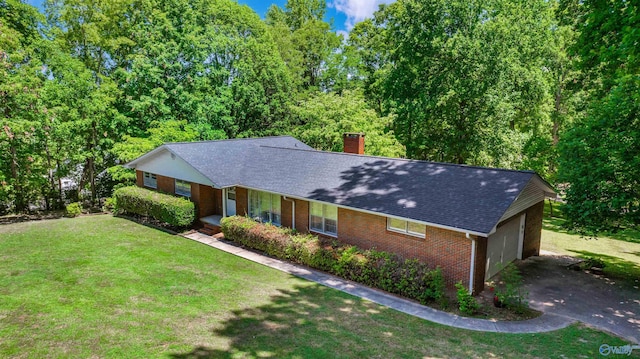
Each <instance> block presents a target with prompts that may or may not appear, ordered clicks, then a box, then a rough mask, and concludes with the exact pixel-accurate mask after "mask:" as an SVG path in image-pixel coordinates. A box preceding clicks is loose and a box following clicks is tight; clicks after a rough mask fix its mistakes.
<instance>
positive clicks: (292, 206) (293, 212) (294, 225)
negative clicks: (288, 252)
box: [282, 196, 296, 229]
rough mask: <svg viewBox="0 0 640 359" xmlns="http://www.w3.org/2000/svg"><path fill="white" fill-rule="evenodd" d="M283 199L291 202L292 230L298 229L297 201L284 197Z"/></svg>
mask: <svg viewBox="0 0 640 359" xmlns="http://www.w3.org/2000/svg"><path fill="white" fill-rule="evenodd" d="M282 199H284V200H285V201H288V202H291V229H296V201H294V200H292V199H291V198H287V196H282Z"/></svg>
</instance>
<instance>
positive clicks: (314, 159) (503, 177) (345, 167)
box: [131, 137, 537, 234]
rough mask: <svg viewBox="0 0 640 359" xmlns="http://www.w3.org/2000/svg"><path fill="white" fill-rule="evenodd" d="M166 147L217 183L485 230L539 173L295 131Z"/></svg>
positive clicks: (460, 227)
mask: <svg viewBox="0 0 640 359" xmlns="http://www.w3.org/2000/svg"><path fill="white" fill-rule="evenodd" d="M164 147H166V148H167V149H169V150H170V151H171V152H173V153H175V154H176V155H177V156H179V157H181V158H182V159H184V160H185V161H187V162H188V163H189V164H191V165H192V166H193V167H194V168H195V169H197V170H198V171H200V172H201V173H202V174H203V175H205V176H206V177H208V178H209V179H210V180H211V181H213V183H215V184H216V185H217V186H219V187H228V186H235V185H239V186H243V187H248V188H253V189H259V190H264V191H269V192H275V193H279V194H282V195H286V196H292V197H298V198H307V199H312V200H317V201H322V202H329V203H334V204H338V205H342V206H347V207H352V208H357V209H362V210H367V211H372V212H377V213H381V214H386V215H392V216H398V217H403V218H408V219H415V220H418V221H423V222H428V223H431V224H436V225H441V226H446V227H451V228H456V229H459V230H463V231H470V232H475V233H481V234H488V233H490V232H491V230H492V229H493V227H494V226H495V225H496V224H497V223H498V221H499V220H500V218H501V217H502V215H503V214H504V213H505V211H506V210H507V208H509V206H510V205H511V204H512V203H513V202H514V201H515V199H516V198H517V197H518V195H519V194H520V192H521V191H522V190H523V189H524V187H525V186H526V185H527V184H528V183H529V181H531V180H532V178H534V177H537V174H535V172H529V171H512V170H503V169H494V168H482V167H471V166H464V165H454V164H446V163H434V162H426V161H415V160H403V159H391V158H383V157H372V156H362V155H353V154H345V153H335V152H324V151H316V150H313V149H311V148H310V147H309V146H307V145H305V144H303V143H302V142H300V141H298V140H296V139H294V138H291V137H269V138H260V139H244V140H225V141H209V142H195V143H172V144H166V145H164ZM143 157H144V156H143ZM140 159H142V158H140ZM140 159H138V160H140ZM138 160H135V161H133V162H132V163H131V164H133V163H135V162H136V161H138Z"/></svg>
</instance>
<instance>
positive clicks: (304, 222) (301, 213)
mask: <svg viewBox="0 0 640 359" xmlns="http://www.w3.org/2000/svg"><path fill="white" fill-rule="evenodd" d="M295 201H296V229H297V230H298V231H300V232H305V233H307V232H309V202H307V201H302V200H299V199H296V200H295ZM338 225H339V222H338Z"/></svg>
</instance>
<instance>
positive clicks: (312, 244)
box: [221, 216, 445, 304]
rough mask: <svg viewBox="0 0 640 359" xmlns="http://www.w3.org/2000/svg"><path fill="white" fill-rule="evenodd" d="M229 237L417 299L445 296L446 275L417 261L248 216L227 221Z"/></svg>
mask: <svg viewBox="0 0 640 359" xmlns="http://www.w3.org/2000/svg"><path fill="white" fill-rule="evenodd" d="M221 226H222V232H223V233H224V236H225V238H226V239H228V240H232V241H234V242H236V243H238V244H241V245H243V246H246V247H249V248H253V249H256V250H259V251H262V252H265V253H266V254H268V255H270V256H273V257H276V258H280V259H285V260H288V261H291V262H295V263H300V264H304V265H307V266H309V267H313V268H316V269H320V270H323V271H326V272H330V273H332V274H335V275H337V276H339V277H342V278H345V279H348V280H352V281H354V282H358V283H362V284H364V285H367V286H370V287H375V288H379V289H382V290H385V291H387V292H390V293H395V294H398V295H401V296H403V297H406V298H411V299H415V300H417V301H419V302H420V303H423V304H425V303H427V302H430V301H438V302H440V303H442V301H443V300H444V299H445V284H444V276H443V275H442V271H441V270H440V268H436V269H431V268H429V267H428V266H427V265H426V264H424V263H422V262H419V261H418V260H415V259H402V258H400V257H399V256H397V255H395V254H391V253H387V252H381V251H376V250H366V251H365V250H361V249H359V248H357V247H354V246H347V245H342V244H339V243H338V242H337V241H327V240H324V239H320V238H318V237H317V236H314V235H311V234H298V233H296V232H295V231H293V230H291V229H287V228H279V227H276V226H273V225H270V224H262V223H258V222H256V221H254V220H252V219H250V218H246V217H239V216H234V217H227V218H223V219H222V222H221Z"/></svg>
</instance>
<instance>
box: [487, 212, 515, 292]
mask: <svg viewBox="0 0 640 359" xmlns="http://www.w3.org/2000/svg"><path fill="white" fill-rule="evenodd" d="M524 224H525V215H524V214H522V215H519V216H513V217H511V218H510V219H508V220H507V221H505V222H503V223H502V224H501V225H499V226H498V228H497V229H496V232H495V233H494V234H492V235H490V236H489V238H488V239H487V261H486V264H485V272H484V273H485V274H484V278H485V280H487V279H489V278H491V277H493V276H494V275H495V274H496V273H498V272H499V271H500V270H501V269H502V268H504V266H506V265H507V264H509V263H511V262H512V261H514V260H516V259H518V258H521V257H522V244H523V240H524Z"/></svg>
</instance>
